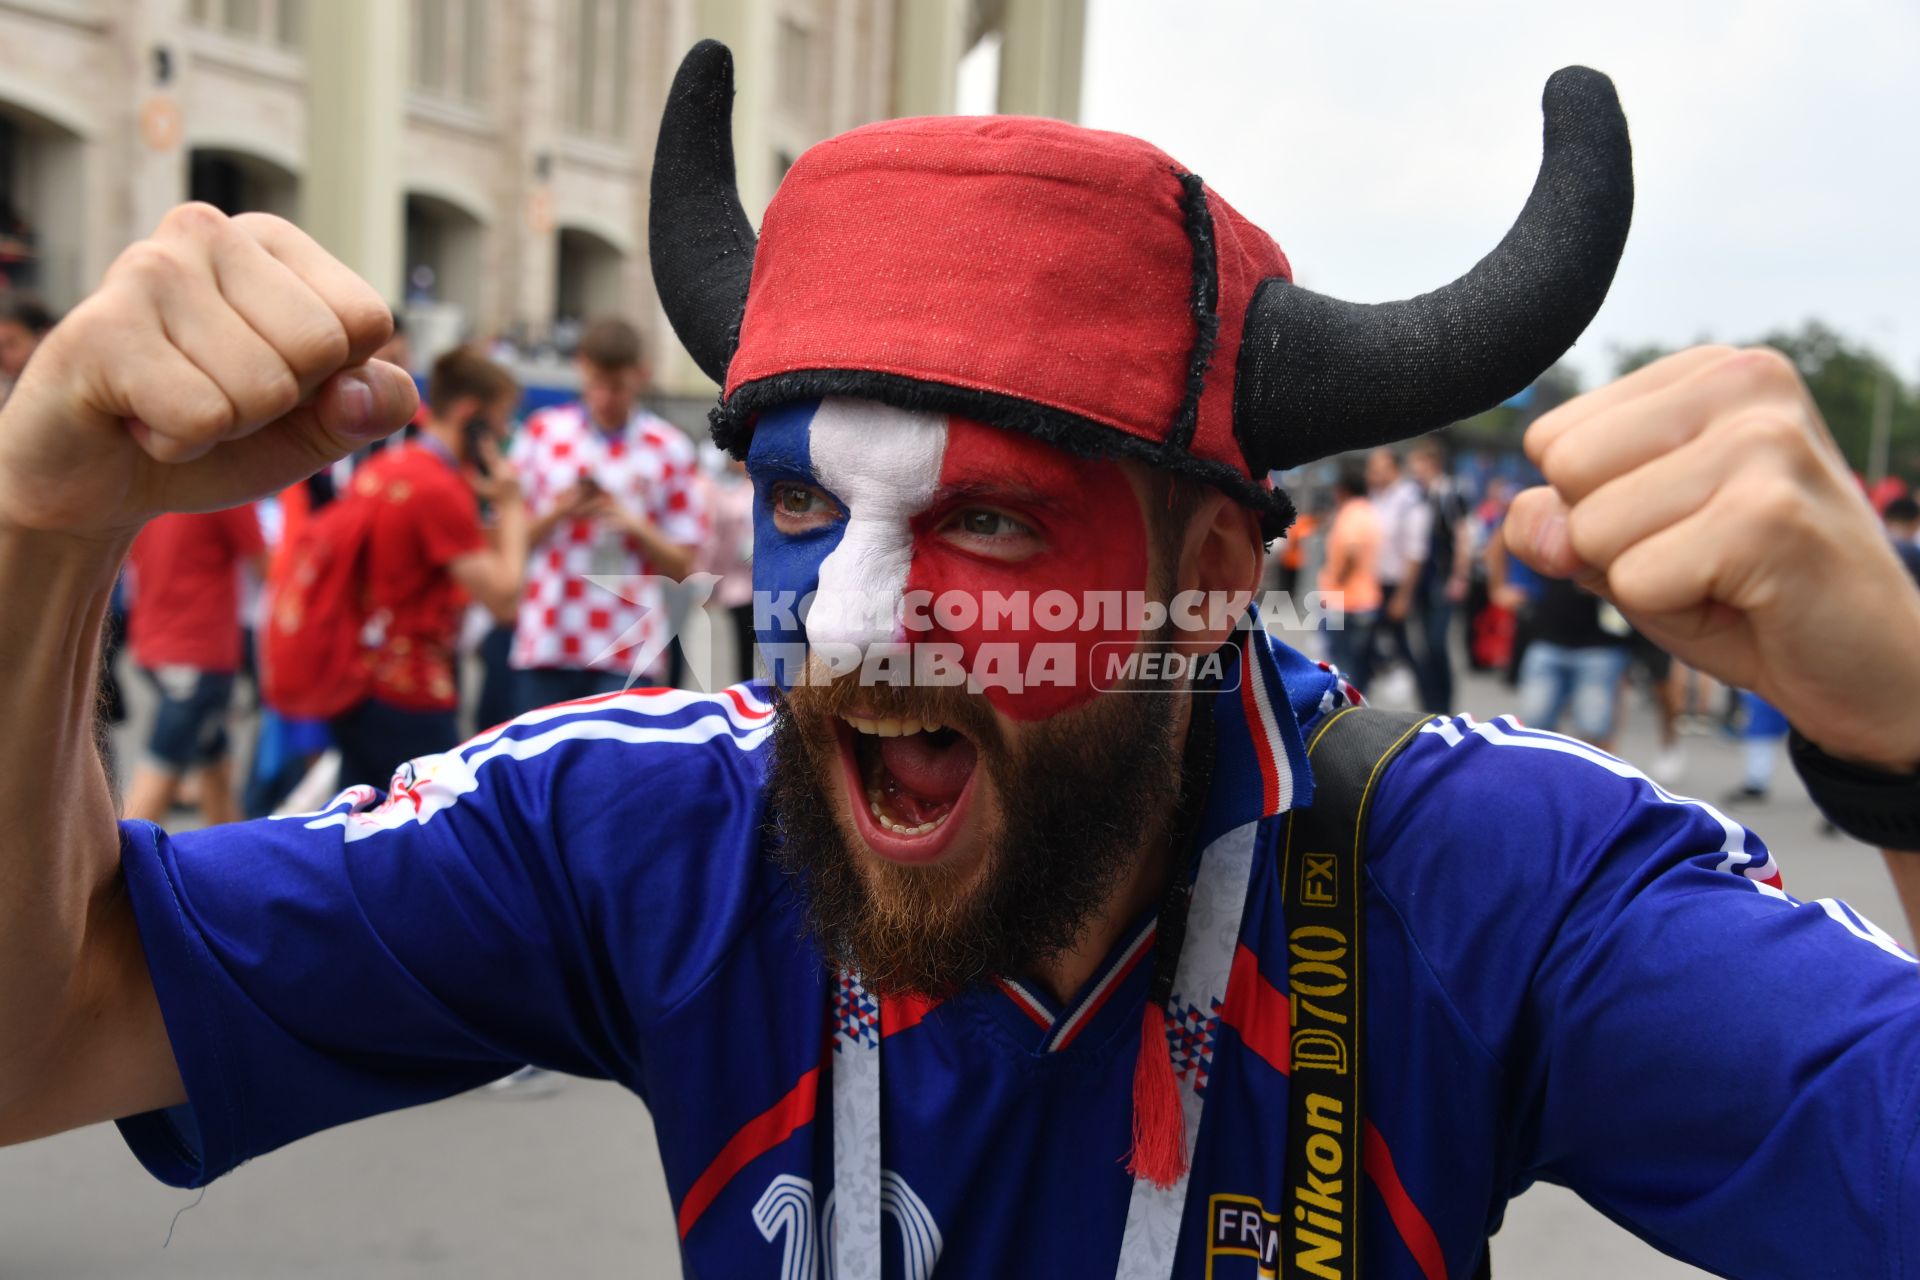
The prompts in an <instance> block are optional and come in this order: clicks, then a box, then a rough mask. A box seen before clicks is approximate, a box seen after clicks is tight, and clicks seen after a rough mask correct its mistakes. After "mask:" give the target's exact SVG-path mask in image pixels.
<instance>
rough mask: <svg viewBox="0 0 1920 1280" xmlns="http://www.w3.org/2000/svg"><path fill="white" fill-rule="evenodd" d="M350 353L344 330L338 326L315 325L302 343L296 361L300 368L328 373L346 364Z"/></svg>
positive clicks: (349, 345)
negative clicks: (311, 332)
mask: <svg viewBox="0 0 1920 1280" xmlns="http://www.w3.org/2000/svg"><path fill="white" fill-rule="evenodd" d="M350 351H351V344H350V343H349V342H348V340H347V334H346V330H344V329H342V328H341V327H340V326H339V325H338V324H326V325H315V326H314V332H313V334H312V335H311V336H310V337H308V338H307V339H306V340H305V341H303V342H302V344H301V347H300V351H299V352H298V356H297V359H298V362H299V364H300V365H301V367H302V368H305V369H308V370H313V371H325V372H329V373H330V372H332V371H333V370H335V369H338V368H339V367H340V366H342V365H344V364H345V363H346V362H347V356H348V355H349V354H350Z"/></svg>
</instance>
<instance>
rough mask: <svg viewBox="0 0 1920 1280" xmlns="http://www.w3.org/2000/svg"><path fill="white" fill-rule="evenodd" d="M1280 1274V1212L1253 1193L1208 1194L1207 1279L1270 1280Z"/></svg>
mask: <svg viewBox="0 0 1920 1280" xmlns="http://www.w3.org/2000/svg"><path fill="white" fill-rule="evenodd" d="M1240 1259H1246V1261H1244V1262H1242V1261H1240ZM1249 1264H1251V1265H1249ZM1279 1274H1280V1215H1279V1214H1277V1213H1268V1212H1267V1207H1266V1206H1265V1205H1263V1204H1261V1203H1260V1201H1258V1200H1257V1199H1255V1198H1254V1197H1252V1196H1236V1195H1225V1194H1222V1195H1216V1196H1209V1197H1208V1198H1207V1272H1206V1280H1215V1278H1216V1277H1218V1280H1241V1278H1242V1277H1262V1278H1263V1280H1271V1278H1272V1277H1274V1276H1277V1275H1279Z"/></svg>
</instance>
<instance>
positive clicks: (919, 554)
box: [907, 418, 1147, 720]
mask: <svg viewBox="0 0 1920 1280" xmlns="http://www.w3.org/2000/svg"><path fill="white" fill-rule="evenodd" d="M947 430H948V436H947V446H946V450H945V453H944V456H943V459H942V463H941V467H940V487H939V491H938V493H937V495H936V496H935V498H934V501H933V504H932V506H931V507H929V508H928V509H927V510H926V511H924V512H922V513H921V514H920V515H918V516H916V517H915V518H914V520H913V562H912V568H911V569H910V571H909V572H908V575H907V591H908V592H909V600H910V601H911V600H913V599H914V598H915V597H914V596H913V593H916V592H920V593H926V594H925V596H924V597H922V598H923V599H925V600H930V601H931V602H932V605H931V607H928V606H927V605H924V604H923V605H921V606H920V610H919V611H920V613H921V614H922V615H923V616H924V618H925V625H926V626H927V628H928V629H926V630H912V631H910V633H909V634H908V636H907V639H909V640H911V641H914V642H916V643H920V642H927V641H932V642H946V643H950V644H955V645H958V646H959V647H960V649H961V650H962V652H963V653H964V654H965V659H966V664H967V669H968V670H969V671H972V672H973V673H974V674H975V677H976V679H978V678H980V677H981V675H982V673H983V672H984V671H988V670H991V669H992V667H991V665H990V663H989V659H990V658H996V657H997V658H999V659H1002V660H1003V661H1004V663H1005V664H1006V665H1005V666H1003V667H1002V669H1003V670H1008V669H1010V670H1011V671H1013V672H1017V673H1018V674H1019V675H1020V676H1021V678H1022V679H1021V688H1020V689H1019V691H1018V692H1015V691H1013V690H1011V689H1009V688H1006V687H1004V684H998V683H995V682H993V681H991V680H988V681H986V688H985V693H986V695H987V698H988V700H989V701H990V702H991V703H992V704H993V706H994V707H995V708H996V709H998V710H999V711H1001V712H1002V713H1003V714H1005V715H1008V716H1010V717H1012V718H1014V719H1017V720H1041V719H1045V718H1046V717H1048V716H1052V715H1057V714H1058V713H1060V712H1062V711H1065V710H1068V709H1070V708H1072V707H1076V706H1079V705H1081V704H1083V703H1085V702H1086V701H1088V700H1089V699H1090V698H1092V696H1093V695H1094V693H1096V692H1097V691H1098V684H1097V682H1096V680H1095V678H1094V676H1095V666H1094V662H1095V658H1096V655H1097V656H1098V658H1099V661H1100V662H1102V663H1106V662H1108V661H1109V660H1110V659H1111V657H1112V656H1113V655H1124V654H1126V653H1130V652H1131V651H1132V650H1133V648H1134V646H1135V645H1136V643H1137V641H1138V633H1137V631H1136V630H1135V629H1134V628H1133V627H1132V626H1130V625H1128V624H1129V622H1130V618H1129V617H1128V610H1127V609H1126V607H1125V606H1126V604H1127V603H1128V601H1129V598H1132V599H1133V600H1135V601H1137V600H1138V598H1139V596H1140V593H1142V592H1144V591H1145V590H1146V587H1147V530H1146V522H1145V520H1144V518H1143V516H1142V513H1141V509H1140V502H1139V499H1138V498H1137V497H1136V496H1135V493H1134V490H1133V486H1132V484H1130V483H1129V482H1128V480H1127V476H1126V473H1125V472H1123V471H1122V470H1121V469H1120V467H1119V465H1118V464H1117V463H1114V462H1110V461H1105V460H1100V459H1087V458H1078V457H1074V456H1072V455H1070V454H1067V453H1064V452H1062V451H1061V450H1059V449H1056V448H1054V447H1053V446H1051V445H1048V444H1043V443H1042V442H1040V441H1038V440H1035V439H1033V438H1032V437H1030V436H1026V435H1022V434H1020V433H1018V432H1013V431H1003V430H1000V429H999V428H996V427H989V426H986V425H985V424H983V423H978V422H972V421H969V420H967V419H964V418H950V419H949V420H948V426H947ZM995 513H997V514H998V515H999V516H1000V517H1004V520H1005V521H1011V522H1014V524H1013V525H1008V524H1006V523H1005V522H1004V521H996V520H995V518H994V517H995ZM1016 527H1018V528H1024V530H1026V531H1028V532H1026V533H1009V531H1010V530H1012V529H1014V528H1016ZM1003 533H1005V534H1009V536H1001V535H1002V534H1003ZM996 595H997V596H998V597H999V599H1000V600H1003V601H1011V602H1013V604H1012V607H1011V616H1009V615H1008V612H1007V611H1006V610H1004V609H1002V610H996V609H995V608H994V605H995V597H996ZM954 597H970V598H971V599H972V601H973V603H974V605H975V606H976V607H975V609H974V610H973V611H972V613H973V617H972V619H971V621H969V619H968V617H967V614H968V610H967V609H966V608H965V602H964V601H963V600H959V599H955V598H954ZM1022 604H1024V608H1022V607H1021V605H1022ZM1063 618H1064V620H1065V625H1064V626H1060V625H1059V624H1060V623H1061V621H1062V620H1063ZM1050 624H1051V625H1050ZM1036 675H1037V676H1040V677H1042V678H1041V679H1040V680H1039V681H1034V680H1030V679H1028V678H1027V677H1029V676H1036Z"/></svg>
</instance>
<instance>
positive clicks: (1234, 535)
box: [1174, 489, 1266, 649]
mask: <svg viewBox="0 0 1920 1280" xmlns="http://www.w3.org/2000/svg"><path fill="white" fill-rule="evenodd" d="M1265 563H1266V544H1265V542H1263V541H1262V540H1261V537H1260V522H1259V520H1258V519H1257V518H1256V517H1255V516H1254V514H1253V512H1251V511H1249V510H1247V509H1246V508H1245V507H1243V506H1241V505H1240V504H1239V503H1237V502H1235V501H1234V500H1233V499H1231V498H1229V497H1227V495H1225V494H1224V493H1220V492H1219V491H1217V490H1214V489H1209V490H1207V491H1206V492H1205V493H1204V494H1203V495H1202V496H1201V499H1200V504H1199V506H1198V507H1196V508H1195V509H1194V513H1193V518H1192V519H1190V520H1189V521H1188V522H1187V531H1186V536H1185V537H1184V538H1183V539H1182V540H1181V547H1180V565H1179V569H1178V572H1177V573H1175V575H1174V590H1175V592H1176V597H1177V593H1179V592H1184V591H1197V592H1199V593H1200V599H1201V600H1202V601H1203V604H1202V606H1201V608H1200V609H1199V610H1198V611H1197V612H1196V613H1193V614H1190V615H1189V617H1192V618H1193V619H1194V620H1195V621H1197V622H1199V623H1202V624H1203V625H1202V627H1201V629H1199V630H1183V631H1182V633H1181V635H1180V639H1181V640H1183V641H1202V642H1204V643H1205V644H1206V646H1207V647H1208V648H1209V649H1215V648H1218V647H1219V646H1221V645H1223V644H1225V643H1226V642H1227V638H1228V636H1230V635H1231V634H1232V633H1233V630H1234V627H1235V626H1236V625H1237V624H1238V623H1239V620H1240V619H1241V618H1242V617H1244V616H1245V615H1246V612H1247V606H1248V603H1249V602H1250V601H1251V600H1252V599H1253V594H1254V592H1256V591H1258V590H1259V589H1260V571H1261V569H1262V567H1263V566H1264V565H1265ZM1215 600H1230V601H1231V602H1232V605H1231V607H1230V608H1229V609H1227V610H1225V611H1222V610H1219V609H1216V608H1213V607H1212V602H1213V601H1215Z"/></svg>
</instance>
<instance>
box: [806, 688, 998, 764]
mask: <svg viewBox="0 0 1920 1280" xmlns="http://www.w3.org/2000/svg"><path fill="white" fill-rule="evenodd" d="M777 697H778V699H779V700H780V701H781V702H783V703H784V704H785V705H786V707H787V709H788V711H789V712H790V713H792V715H793V716H794V718H795V719H796V720H799V721H802V722H814V723H817V722H819V721H822V720H826V719H830V718H832V717H836V716H841V715H845V714H847V713H849V712H853V711H858V712H859V713H860V714H861V715H867V716H875V717H879V718H898V719H902V720H919V721H923V722H925V723H929V724H943V725H947V726H948V727H950V728H953V729H957V730H958V731H959V732H960V733H961V734H963V735H964V736H965V737H966V738H968V739H969V740H970V741H971V742H972V743H973V745H974V746H975V747H976V748H978V749H979V750H980V751H981V752H982V753H984V754H999V753H1003V752H1004V751H1005V749H1006V743H1005V741H1004V739H1003V737H1002V731H1001V728H1000V723H999V721H998V720H997V719H996V718H995V717H994V712H993V709H992V708H991V707H990V706H988V705H987V703H986V700H985V699H984V698H981V697H978V696H976V695H974V694H970V693H968V692H967V691H966V690H965V689H963V688H960V687H959V686H956V685H927V686H922V685H889V684H879V685H875V684H866V685H863V684H861V683H860V680H859V677H858V676H855V675H846V676H841V677H839V678H838V679H835V680H834V681H832V682H831V683H829V684H817V685H816V684H808V685H796V686H794V687H793V688H792V689H788V690H784V691H782V692H780V693H779V694H777Z"/></svg>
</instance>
